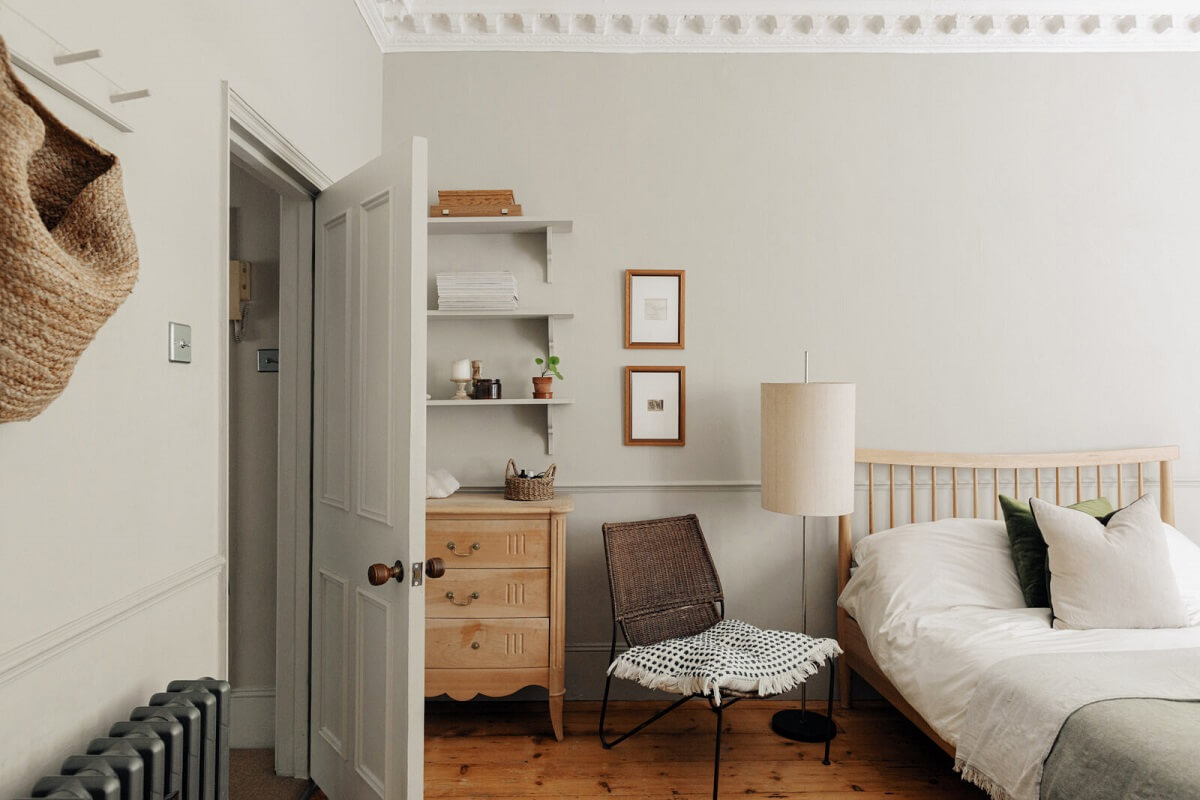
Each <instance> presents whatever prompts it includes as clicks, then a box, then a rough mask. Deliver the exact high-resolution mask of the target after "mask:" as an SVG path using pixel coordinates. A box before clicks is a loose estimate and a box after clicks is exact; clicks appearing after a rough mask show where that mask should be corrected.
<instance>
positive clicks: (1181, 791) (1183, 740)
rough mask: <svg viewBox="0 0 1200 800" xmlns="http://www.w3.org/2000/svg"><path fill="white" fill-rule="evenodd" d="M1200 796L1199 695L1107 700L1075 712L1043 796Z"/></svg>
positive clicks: (1116, 799) (1065, 799) (1054, 754)
mask: <svg viewBox="0 0 1200 800" xmlns="http://www.w3.org/2000/svg"><path fill="white" fill-rule="evenodd" d="M1085 797H1086V798H1088V800H1130V799H1131V798H1136V799H1137V800H1151V798H1159V799H1160V800H1183V798H1188V797H1200V702H1186V701H1179V700H1144V699H1142V700H1107V701H1103V702H1099V703H1092V704H1091V705H1088V706H1084V707H1083V708H1081V709H1079V710H1078V711H1076V712H1075V713H1074V714H1072V715H1071V718H1070V719H1068V720H1067V723H1066V724H1065V725H1063V727H1062V732H1061V733H1060V734H1059V735H1058V742H1056V743H1055V745H1054V750H1052V751H1051V753H1050V757H1049V758H1048V759H1046V764H1045V766H1044V767H1042V800H1079V798H1085Z"/></svg>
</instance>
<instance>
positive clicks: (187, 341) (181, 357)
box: [167, 322, 192, 364]
mask: <svg viewBox="0 0 1200 800" xmlns="http://www.w3.org/2000/svg"><path fill="white" fill-rule="evenodd" d="M167 333H168V334H169V335H170V338H171V346H170V349H169V350H168V351H167V360H168V361H174V362H177V363H180V364H190V363H192V326H191V325H184V324H183V323H182V322H170V323H168V324H167Z"/></svg>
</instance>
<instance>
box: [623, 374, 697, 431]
mask: <svg viewBox="0 0 1200 800" xmlns="http://www.w3.org/2000/svg"><path fill="white" fill-rule="evenodd" d="M667 374H672V375H676V376H678V382H677V383H675V384H674V385H673V386H672V385H671V384H672V382H671V381H670V380H669V379H667V380H663V376H665V375H667ZM639 376H644V377H643V379H642V380H639ZM650 395H659V396H654V397H651V396H650ZM635 403H641V404H643V406H644V407H640V408H635ZM657 414H665V415H667V416H666V418H664V419H655V418H654V415H657ZM686 433H687V382H686V368H685V367H625V444H626V445H629V446H657V447H683V445H684V443H685V441H686ZM672 434H673V435H672Z"/></svg>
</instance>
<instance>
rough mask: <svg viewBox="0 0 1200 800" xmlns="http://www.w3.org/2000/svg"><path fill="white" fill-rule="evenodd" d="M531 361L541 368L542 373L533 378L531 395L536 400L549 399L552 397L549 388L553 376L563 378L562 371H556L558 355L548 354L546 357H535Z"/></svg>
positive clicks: (552, 394)
mask: <svg viewBox="0 0 1200 800" xmlns="http://www.w3.org/2000/svg"><path fill="white" fill-rule="evenodd" d="M533 363H535V364H537V365H538V366H539V367H541V368H542V374H541V375H540V376H538V377H536V378H534V379H533V396H534V399H536V400H549V399H550V398H552V397H554V392H552V391H551V390H550V386H551V385H552V383H553V381H554V379H555V378H558V379H559V380H560V381H561V380H563V376H562V373H561V372H559V371H558V356H549V357H548V358H541V357H540V356H539V357H538V358H535V359H534V360H533Z"/></svg>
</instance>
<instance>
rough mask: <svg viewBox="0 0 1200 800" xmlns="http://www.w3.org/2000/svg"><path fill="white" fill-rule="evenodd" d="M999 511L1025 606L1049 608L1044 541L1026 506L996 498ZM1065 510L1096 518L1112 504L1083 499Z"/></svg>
mask: <svg viewBox="0 0 1200 800" xmlns="http://www.w3.org/2000/svg"><path fill="white" fill-rule="evenodd" d="M1000 508H1001V509H1002V510H1003V511H1004V527H1005V528H1007V529H1008V541H1009V542H1010V543H1011V544H1012V557H1013V566H1015V567H1016V568H1017V581H1018V582H1019V583H1020V584H1021V593H1022V594H1023V595H1025V605H1026V606H1028V607H1029V608H1049V607H1050V580H1049V577H1048V573H1047V563H1046V540H1045V538H1043V536H1042V532H1041V531H1040V530H1038V526H1037V522H1036V521H1035V520H1034V518H1033V512H1032V511H1030V509H1029V503H1023V502H1021V501H1020V500H1014V499H1013V498H1011V497H1007V496H1005V495H1000ZM1068 508H1073V509H1075V510H1076V511H1082V512H1083V513H1085V514H1091V515H1092V516H1093V517H1096V518H1097V519H1099V518H1102V517H1105V516H1107V515H1109V514H1112V513H1113V507H1112V503H1109V502H1108V500H1107V499H1106V498H1103V497H1095V498H1092V499H1091V500H1084V501H1083V502H1081V503H1076V504H1075V505H1073V506H1068Z"/></svg>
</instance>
